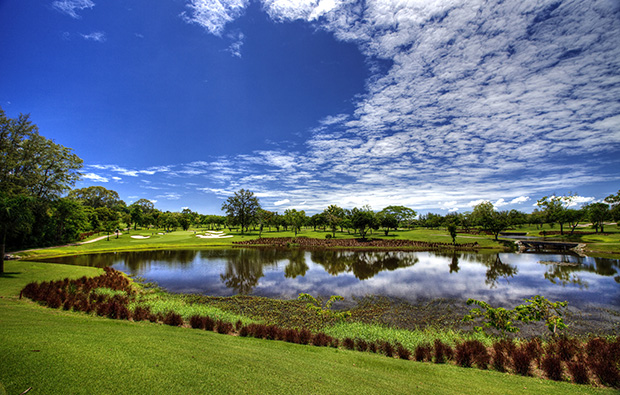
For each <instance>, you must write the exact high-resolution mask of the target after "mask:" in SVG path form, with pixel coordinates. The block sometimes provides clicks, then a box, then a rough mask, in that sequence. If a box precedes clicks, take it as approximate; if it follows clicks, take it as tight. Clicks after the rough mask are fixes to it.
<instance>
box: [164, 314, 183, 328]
mask: <svg viewBox="0 0 620 395" xmlns="http://www.w3.org/2000/svg"><path fill="white" fill-rule="evenodd" d="M164 324H166V325H170V326H181V325H183V317H181V315H180V314H177V313H175V312H174V311H169V312H167V313H166V315H165V317H164Z"/></svg>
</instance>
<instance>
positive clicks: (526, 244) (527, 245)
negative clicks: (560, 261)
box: [516, 240, 585, 251]
mask: <svg viewBox="0 0 620 395" xmlns="http://www.w3.org/2000/svg"><path fill="white" fill-rule="evenodd" d="M516 244H517V246H519V248H520V249H522V250H526V251H527V250H535V251H543V250H552V251H569V250H575V249H577V248H583V247H584V246H585V244H580V243H564V242H560V241H539V240H519V241H517V242H516Z"/></svg>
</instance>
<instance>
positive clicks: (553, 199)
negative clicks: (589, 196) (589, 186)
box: [536, 194, 577, 235]
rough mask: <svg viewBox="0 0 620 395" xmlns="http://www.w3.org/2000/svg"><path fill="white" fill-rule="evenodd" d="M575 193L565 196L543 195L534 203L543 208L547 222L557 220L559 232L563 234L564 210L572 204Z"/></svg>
mask: <svg viewBox="0 0 620 395" xmlns="http://www.w3.org/2000/svg"><path fill="white" fill-rule="evenodd" d="M576 197H577V194H568V195H567V196H556V195H551V196H543V197H542V198H540V199H538V201H537V202H536V205H537V206H538V207H540V208H542V209H543V212H544V213H545V219H546V222H548V223H555V222H557V223H558V224H559V225H560V234H561V235H563V234H564V224H565V223H566V222H567V221H566V211H567V209H568V207H569V206H570V205H571V204H572V202H573V200H575V198H576Z"/></svg>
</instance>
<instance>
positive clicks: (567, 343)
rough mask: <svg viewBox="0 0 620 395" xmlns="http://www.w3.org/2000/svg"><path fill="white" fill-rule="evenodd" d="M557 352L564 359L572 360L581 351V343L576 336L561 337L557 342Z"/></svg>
mask: <svg viewBox="0 0 620 395" xmlns="http://www.w3.org/2000/svg"><path fill="white" fill-rule="evenodd" d="M555 343H556V352H557V354H558V356H559V357H560V359H561V360H562V361H565V362H568V361H571V360H572V359H573V358H574V357H575V356H576V355H578V354H579V353H580V352H581V344H580V342H579V340H577V339H575V338H568V337H565V336H563V337H560V338H559V339H558V340H557V341H556V342H555Z"/></svg>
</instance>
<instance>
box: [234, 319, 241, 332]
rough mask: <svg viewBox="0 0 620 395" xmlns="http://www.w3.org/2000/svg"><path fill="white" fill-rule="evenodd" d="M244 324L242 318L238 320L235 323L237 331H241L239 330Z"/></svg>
mask: <svg viewBox="0 0 620 395" xmlns="http://www.w3.org/2000/svg"><path fill="white" fill-rule="evenodd" d="M242 326H243V322H241V320H238V321H237V322H236V323H235V329H236V330H237V331H239V330H240V329H241V327H242Z"/></svg>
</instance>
